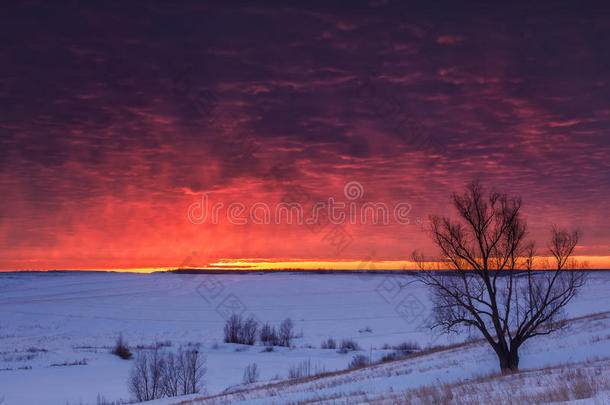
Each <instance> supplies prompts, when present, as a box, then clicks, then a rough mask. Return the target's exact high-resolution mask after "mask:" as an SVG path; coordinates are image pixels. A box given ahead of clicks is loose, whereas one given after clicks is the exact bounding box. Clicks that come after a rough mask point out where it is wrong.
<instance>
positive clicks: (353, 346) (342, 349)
mask: <svg viewBox="0 0 610 405" xmlns="http://www.w3.org/2000/svg"><path fill="white" fill-rule="evenodd" d="M354 350H360V346H358V343H356V342H354V341H353V340H351V339H343V340H342V341H341V345H340V346H339V353H343V354H345V353H347V352H352V351H354Z"/></svg>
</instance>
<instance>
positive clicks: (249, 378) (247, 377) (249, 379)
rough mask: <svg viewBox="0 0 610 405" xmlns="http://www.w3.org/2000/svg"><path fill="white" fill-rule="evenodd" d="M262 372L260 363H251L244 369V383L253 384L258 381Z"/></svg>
mask: <svg viewBox="0 0 610 405" xmlns="http://www.w3.org/2000/svg"><path fill="white" fill-rule="evenodd" d="M259 375H260V372H259V371H258V365H257V364H256V363H252V364H249V365H248V366H246V368H245V369H244V377H243V382H244V384H252V383H255V382H257V381H258V378H259Z"/></svg>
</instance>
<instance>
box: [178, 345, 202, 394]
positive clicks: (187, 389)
mask: <svg viewBox="0 0 610 405" xmlns="http://www.w3.org/2000/svg"><path fill="white" fill-rule="evenodd" d="M178 356H179V358H180V359H181V367H180V370H181V374H180V381H181V383H182V394H183V395H185V394H196V393H198V392H199V391H200V390H201V385H202V380H203V376H204V375H205V373H206V371H207V369H206V368H205V363H206V358H205V356H200V355H199V351H197V350H186V351H184V352H183V351H182V349H181V350H180V352H179V354H178Z"/></svg>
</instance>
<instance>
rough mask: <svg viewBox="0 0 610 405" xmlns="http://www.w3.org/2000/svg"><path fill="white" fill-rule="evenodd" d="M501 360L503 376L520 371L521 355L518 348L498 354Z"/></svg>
mask: <svg viewBox="0 0 610 405" xmlns="http://www.w3.org/2000/svg"><path fill="white" fill-rule="evenodd" d="M496 353H497V355H498V359H499V360H500V370H501V371H502V374H510V373H514V372H517V371H519V353H518V351H517V349H516V348H513V349H511V350H506V351H504V350H502V351H498V352H496Z"/></svg>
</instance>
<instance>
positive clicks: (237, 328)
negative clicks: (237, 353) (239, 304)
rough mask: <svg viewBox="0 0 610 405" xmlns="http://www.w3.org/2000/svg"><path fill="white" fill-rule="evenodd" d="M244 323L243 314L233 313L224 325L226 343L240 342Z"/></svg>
mask: <svg viewBox="0 0 610 405" xmlns="http://www.w3.org/2000/svg"><path fill="white" fill-rule="evenodd" d="M242 323H243V321H242V319H241V316H239V315H237V314H233V315H231V317H230V318H229V319H228V320H227V322H226V323H225V327H224V340H225V343H239V340H240V335H241V327H242Z"/></svg>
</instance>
